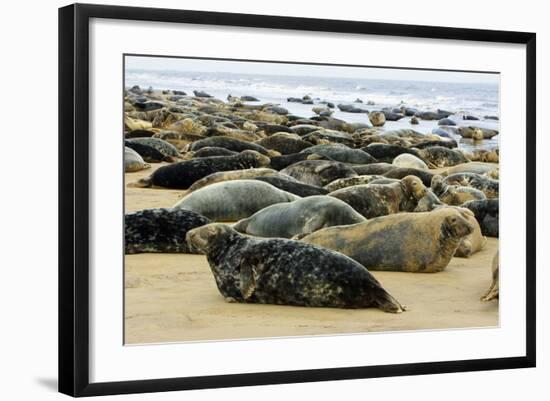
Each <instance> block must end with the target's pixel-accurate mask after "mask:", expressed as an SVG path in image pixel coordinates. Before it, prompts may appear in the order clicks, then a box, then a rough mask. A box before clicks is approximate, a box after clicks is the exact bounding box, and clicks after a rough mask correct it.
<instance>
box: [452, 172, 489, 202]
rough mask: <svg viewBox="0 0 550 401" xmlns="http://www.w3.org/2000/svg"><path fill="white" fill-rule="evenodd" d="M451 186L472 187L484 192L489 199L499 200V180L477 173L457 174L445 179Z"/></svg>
mask: <svg viewBox="0 0 550 401" xmlns="http://www.w3.org/2000/svg"><path fill="white" fill-rule="evenodd" d="M443 182H444V183H446V184H449V185H460V186H463V187H472V188H475V189H479V190H480V191H482V192H483V193H484V194H485V196H486V197H487V198H498V192H499V184H498V181H497V180H493V179H491V178H488V177H485V176H483V175H480V174H475V173H456V174H451V175H449V176H447V177H445V178H444V179H443Z"/></svg>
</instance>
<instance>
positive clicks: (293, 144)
mask: <svg viewBox="0 0 550 401" xmlns="http://www.w3.org/2000/svg"><path fill="white" fill-rule="evenodd" d="M254 143H256V144H258V145H260V146H263V147H264V148H266V149H271V150H275V151H277V152H279V153H280V154H281V155H290V154H292V153H299V152H300V151H302V150H304V149H306V148H309V147H311V146H313V145H312V144H311V143H310V142H307V141H304V140H303V139H302V138H300V136H299V135H297V134H290V133H287V132H277V133H275V134H273V135H271V136H268V137H267V138H263V139H260V140H258V141H256V142H254Z"/></svg>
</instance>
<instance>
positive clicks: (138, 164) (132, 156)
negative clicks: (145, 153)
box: [124, 147, 151, 173]
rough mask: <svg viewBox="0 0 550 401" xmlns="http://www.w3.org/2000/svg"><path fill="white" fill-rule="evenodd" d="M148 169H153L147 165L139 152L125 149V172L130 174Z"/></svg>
mask: <svg viewBox="0 0 550 401" xmlns="http://www.w3.org/2000/svg"><path fill="white" fill-rule="evenodd" d="M146 168H151V165H150V164H149V163H145V161H144V160H143V158H142V157H141V156H140V155H139V153H138V152H136V151H135V150H133V149H130V148H128V147H124V172H126V173H129V172H134V171H140V170H143V169H146Z"/></svg>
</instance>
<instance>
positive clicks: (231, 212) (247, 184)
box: [174, 180, 299, 221]
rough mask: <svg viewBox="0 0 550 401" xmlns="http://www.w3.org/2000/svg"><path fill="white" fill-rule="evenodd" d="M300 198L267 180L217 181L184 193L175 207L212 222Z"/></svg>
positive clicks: (242, 215)
mask: <svg viewBox="0 0 550 401" xmlns="http://www.w3.org/2000/svg"><path fill="white" fill-rule="evenodd" d="M296 199H299V197H298V196H296V195H294V194H291V193H290V192H285V191H281V190H280V189H278V188H275V187H274V186H273V185H270V184H268V183H266V182H262V181H257V180H234V181H225V182H218V183H216V184H212V185H208V186H207V187H204V188H201V189H198V190H196V191H194V192H192V193H190V194H188V195H185V196H184V197H183V198H182V199H181V200H180V201H179V202H178V203H176V204H175V205H174V208H177V209H185V210H191V211H194V212H197V213H200V214H202V215H203V216H206V217H208V218H209V219H211V220H212V221H237V220H240V219H244V218H246V217H250V216H252V215H253V214H254V213H256V212H257V211H259V210H262V209H263V208H265V207H267V206H270V205H273V204H275V203H280V202H292V201H294V200H296Z"/></svg>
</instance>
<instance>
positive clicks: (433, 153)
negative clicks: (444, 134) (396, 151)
mask: <svg viewBox="0 0 550 401" xmlns="http://www.w3.org/2000/svg"><path fill="white" fill-rule="evenodd" d="M418 154H419V156H420V157H421V158H422V159H423V160H425V161H427V162H428V163H431V164H433V165H434V166H435V167H438V168H440V167H451V166H456V165H457V164H462V163H468V162H469V160H468V159H467V158H466V157H465V156H464V155H463V154H462V153H461V152H458V151H456V150H453V149H449V148H446V147H444V146H431V147H429V148H424V149H419V150H418Z"/></svg>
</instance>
